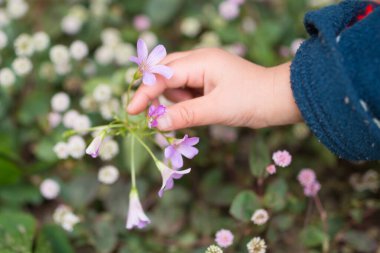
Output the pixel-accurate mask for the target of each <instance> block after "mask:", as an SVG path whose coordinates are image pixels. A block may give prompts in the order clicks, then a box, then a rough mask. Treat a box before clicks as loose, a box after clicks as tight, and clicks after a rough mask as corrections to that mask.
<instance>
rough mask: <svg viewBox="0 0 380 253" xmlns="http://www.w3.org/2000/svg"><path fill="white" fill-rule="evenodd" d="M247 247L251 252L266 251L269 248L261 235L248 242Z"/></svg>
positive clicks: (262, 252) (259, 252) (263, 252)
mask: <svg viewBox="0 0 380 253" xmlns="http://www.w3.org/2000/svg"><path fill="white" fill-rule="evenodd" d="M247 249H248V252H249V253H265V252H266V250H267V245H266V244H265V241H264V240H263V239H261V238H260V237H255V238H253V239H252V240H251V241H249V242H248V244H247Z"/></svg>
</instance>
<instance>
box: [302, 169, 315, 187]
mask: <svg viewBox="0 0 380 253" xmlns="http://www.w3.org/2000/svg"><path fill="white" fill-rule="evenodd" d="M297 179H298V181H299V182H300V184H301V185H302V186H304V187H307V186H309V185H311V184H313V183H314V182H315V181H316V180H317V177H316V175H315V172H314V170H312V169H303V170H301V171H300V173H299V174H298V177H297Z"/></svg>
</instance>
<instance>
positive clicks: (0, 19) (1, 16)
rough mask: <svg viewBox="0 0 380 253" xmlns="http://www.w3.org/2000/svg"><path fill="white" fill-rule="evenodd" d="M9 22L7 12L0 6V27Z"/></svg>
mask: <svg viewBox="0 0 380 253" xmlns="http://www.w3.org/2000/svg"><path fill="white" fill-rule="evenodd" d="M8 24H9V17H8V14H7V13H6V12H5V10H4V9H2V8H0V28H3V27H5V26H7V25H8Z"/></svg>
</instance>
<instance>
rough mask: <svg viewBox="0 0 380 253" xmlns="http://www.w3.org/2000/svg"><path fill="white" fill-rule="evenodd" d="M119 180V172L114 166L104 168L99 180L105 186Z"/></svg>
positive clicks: (101, 170) (100, 172)
mask: <svg viewBox="0 0 380 253" xmlns="http://www.w3.org/2000/svg"><path fill="white" fill-rule="evenodd" d="M118 179H119V170H118V169H117V168H116V167H115V166H112V165H108V166H104V167H102V168H101V169H100V170H99V173H98V180H99V182H101V183H103V184H113V183H115V182H116V181H117V180H118Z"/></svg>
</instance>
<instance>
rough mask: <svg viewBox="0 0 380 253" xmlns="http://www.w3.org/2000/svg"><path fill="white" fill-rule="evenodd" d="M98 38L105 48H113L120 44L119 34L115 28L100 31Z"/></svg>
mask: <svg viewBox="0 0 380 253" xmlns="http://www.w3.org/2000/svg"><path fill="white" fill-rule="evenodd" d="M100 38H101V40H102V43H103V44H104V45H106V46H110V47H114V46H116V45H117V44H119V43H120V41H121V38H120V32H119V31H118V30H117V29H115V28H106V29H104V30H103V31H102V33H101V35H100Z"/></svg>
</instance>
